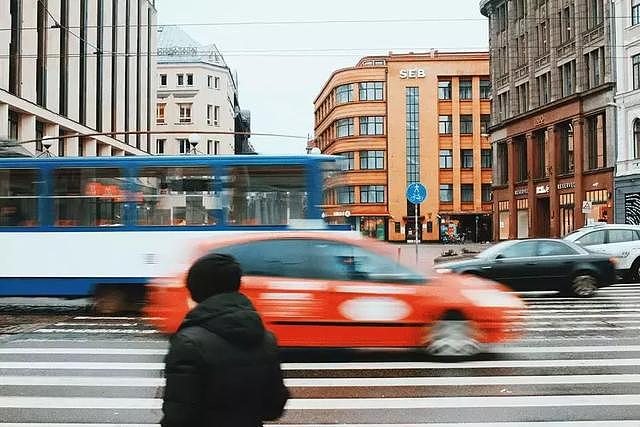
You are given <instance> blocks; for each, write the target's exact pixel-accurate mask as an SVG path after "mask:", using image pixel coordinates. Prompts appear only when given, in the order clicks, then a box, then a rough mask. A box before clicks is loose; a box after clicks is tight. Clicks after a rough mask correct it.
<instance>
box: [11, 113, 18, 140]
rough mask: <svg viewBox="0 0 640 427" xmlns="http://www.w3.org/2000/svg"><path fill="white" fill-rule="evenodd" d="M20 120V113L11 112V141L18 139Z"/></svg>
mask: <svg viewBox="0 0 640 427" xmlns="http://www.w3.org/2000/svg"><path fill="white" fill-rule="evenodd" d="M18 119H19V117H18V113H16V112H15V111H12V110H9V120H8V121H9V139H12V140H14V141H15V140H17V139H18Z"/></svg>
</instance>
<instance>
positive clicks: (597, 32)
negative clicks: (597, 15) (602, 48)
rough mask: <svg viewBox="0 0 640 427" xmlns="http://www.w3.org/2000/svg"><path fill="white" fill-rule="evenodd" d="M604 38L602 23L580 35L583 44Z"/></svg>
mask: <svg viewBox="0 0 640 427" xmlns="http://www.w3.org/2000/svg"><path fill="white" fill-rule="evenodd" d="M603 38H604V24H600V25H598V26H597V27H595V28H593V29H591V30H588V31H587V32H586V33H584V34H583V35H582V43H583V44H584V45H585V46H589V45H590V44H593V43H595V42H597V41H600V40H601V39H603Z"/></svg>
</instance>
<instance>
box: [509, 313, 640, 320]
mask: <svg viewBox="0 0 640 427" xmlns="http://www.w3.org/2000/svg"><path fill="white" fill-rule="evenodd" d="M592 317H593V318H597V319H601V320H607V319H609V318H618V317H623V318H625V319H626V318H630V317H640V313H617V314H615V313H614V314H606V315H604V314H544V313H526V314H524V315H522V316H510V318H512V319H520V320H526V319H530V318H536V319H537V318H543V319H583V318H592Z"/></svg>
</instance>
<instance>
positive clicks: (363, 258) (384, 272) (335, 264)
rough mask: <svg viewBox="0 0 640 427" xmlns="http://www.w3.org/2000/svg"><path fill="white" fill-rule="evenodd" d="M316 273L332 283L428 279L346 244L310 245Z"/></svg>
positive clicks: (314, 243) (385, 258)
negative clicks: (341, 281) (342, 281)
mask: <svg viewBox="0 0 640 427" xmlns="http://www.w3.org/2000/svg"><path fill="white" fill-rule="evenodd" d="M310 245H311V250H310V253H311V254H312V256H311V258H312V261H311V262H312V264H313V265H314V268H313V269H314V271H315V272H316V274H318V275H319V276H322V278H326V279H330V280H346V281H348V280H362V281H370V282H387V283H423V282H424V281H425V280H426V279H425V277H423V276H422V275H420V274H418V273H417V272H413V271H411V270H410V269H408V268H406V267H404V266H402V265H400V264H398V263H396V262H395V261H393V260H391V259H389V258H387V257H385V256H382V255H379V254H376V253H374V252H369V251H367V250H365V249H363V248H360V247H358V246H355V245H350V244H346V243H338V242H330V241H322V240H315V241H311V242H310Z"/></svg>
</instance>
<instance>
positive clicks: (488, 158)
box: [480, 148, 493, 169]
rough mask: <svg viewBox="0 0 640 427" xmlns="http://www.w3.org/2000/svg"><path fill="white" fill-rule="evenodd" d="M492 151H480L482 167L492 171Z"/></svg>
mask: <svg viewBox="0 0 640 427" xmlns="http://www.w3.org/2000/svg"><path fill="white" fill-rule="evenodd" d="M491 151H492V150H491V149H490V148H489V149H484V148H483V149H482V150H480V167H481V168H482V169H491V168H492V167H493V166H492V163H493V158H492V156H493V153H492V152H491Z"/></svg>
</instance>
